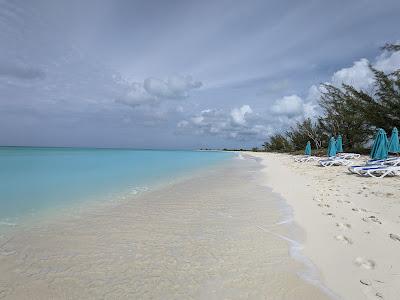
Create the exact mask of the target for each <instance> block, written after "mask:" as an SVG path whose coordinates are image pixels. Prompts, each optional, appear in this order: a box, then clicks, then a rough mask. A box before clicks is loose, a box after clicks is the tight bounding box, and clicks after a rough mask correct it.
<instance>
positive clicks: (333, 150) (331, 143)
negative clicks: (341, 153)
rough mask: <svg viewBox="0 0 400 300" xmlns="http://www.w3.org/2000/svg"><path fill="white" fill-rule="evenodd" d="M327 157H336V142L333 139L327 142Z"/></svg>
mask: <svg viewBox="0 0 400 300" xmlns="http://www.w3.org/2000/svg"><path fill="white" fill-rule="evenodd" d="M328 156H329V157H332V156H336V141H335V138H334V137H331V139H330V140H329V145H328Z"/></svg>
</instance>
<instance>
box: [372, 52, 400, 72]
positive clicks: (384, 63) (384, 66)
mask: <svg viewBox="0 0 400 300" xmlns="http://www.w3.org/2000/svg"><path fill="white" fill-rule="evenodd" d="M374 67H375V68H376V69H378V70H381V71H383V72H385V73H390V72H393V71H395V70H398V69H400V52H394V53H391V54H389V53H387V52H384V53H382V55H380V56H379V57H378V59H377V61H376V63H375V65H374Z"/></svg>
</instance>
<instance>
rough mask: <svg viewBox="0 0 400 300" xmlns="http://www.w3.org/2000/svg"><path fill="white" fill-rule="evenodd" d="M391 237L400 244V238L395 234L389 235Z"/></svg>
mask: <svg viewBox="0 0 400 300" xmlns="http://www.w3.org/2000/svg"><path fill="white" fill-rule="evenodd" d="M389 237H390V238H391V239H392V240H394V241H398V242H400V236H399V235H397V234H394V233H391V234H389Z"/></svg>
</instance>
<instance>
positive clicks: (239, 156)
mask: <svg viewBox="0 0 400 300" xmlns="http://www.w3.org/2000/svg"><path fill="white" fill-rule="evenodd" d="M236 158H237V159H242V160H243V159H244V156H243V155H242V154H241V153H239V154H238V155H237V156H236Z"/></svg>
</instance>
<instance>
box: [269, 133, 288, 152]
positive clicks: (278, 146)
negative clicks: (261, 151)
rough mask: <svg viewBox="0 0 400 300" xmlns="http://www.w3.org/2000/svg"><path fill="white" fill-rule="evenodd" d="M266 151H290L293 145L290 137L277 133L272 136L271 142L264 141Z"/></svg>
mask: <svg viewBox="0 0 400 300" xmlns="http://www.w3.org/2000/svg"><path fill="white" fill-rule="evenodd" d="M264 145H265V146H266V147H265V149H266V151H270V152H274V151H277V152H289V151H291V150H292V147H291V145H290V143H289V141H288V139H287V138H286V137H285V136H284V135H282V134H275V135H273V136H271V138H270V140H269V142H266V143H264Z"/></svg>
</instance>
